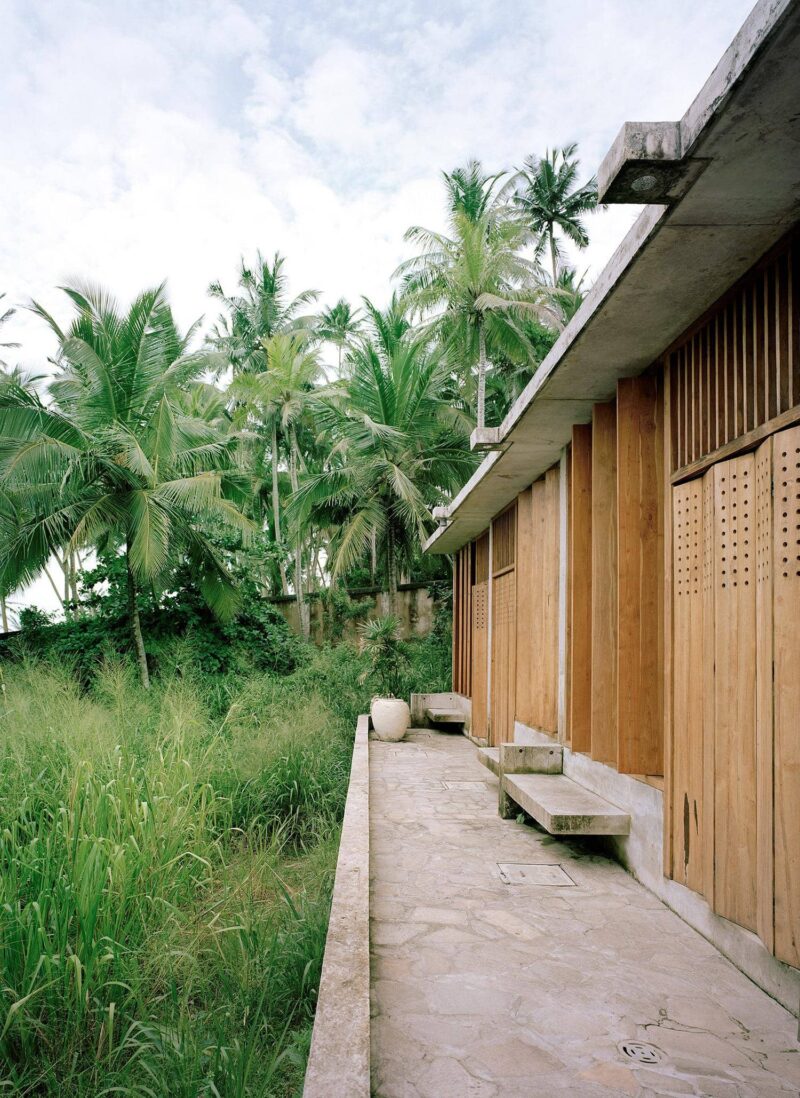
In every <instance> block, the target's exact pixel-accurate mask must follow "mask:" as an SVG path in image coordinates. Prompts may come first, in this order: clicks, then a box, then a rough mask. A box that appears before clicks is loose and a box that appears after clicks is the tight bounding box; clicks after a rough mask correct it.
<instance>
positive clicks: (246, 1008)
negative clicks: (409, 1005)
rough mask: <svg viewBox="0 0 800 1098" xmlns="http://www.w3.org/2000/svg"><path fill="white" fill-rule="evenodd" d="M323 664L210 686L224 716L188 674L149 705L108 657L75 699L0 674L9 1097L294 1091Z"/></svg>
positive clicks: (336, 794) (316, 876)
mask: <svg viewBox="0 0 800 1098" xmlns="http://www.w3.org/2000/svg"><path fill="white" fill-rule="evenodd" d="M345 655H348V656H349V661H350V668H349V670H350V673H351V675H352V677H353V678H355V670H356V667H355V666H354V664H355V663H356V662H357V657H356V656H355V654H354V653H353V651H352V649H350V650H348V653H346V654H345ZM328 659H329V657H328V656H327V655H326V654H323V656H322V658H321V668H320V669H315V668H314V667H313V666H312V665H309V666H308V667H306V668H303V669H301V670H300V671H299V672H298V675H299V677H300V680H301V681H300V682H296V681H294V678H293V677H292V676H289V677H285V678H275V677H274V676H272V675H269V674H255V673H254V674H251V675H250V677H249V678H248V679H246V680H245V681H244V682H243V683H241V681H240V686H239V687H238V688H237V687H235V686H234V684H233V683H232V682H229V683H228V686H229V689H230V691H231V694H230V697H229V698H228V699H227V702H224V701H223V703H222V705H220V698H219V695H218V692H217V691H215V690H214V689H213V688H210V684H209V682H208V680H207V679H206V678H205V677H203V676H198V675H196V674H195V673H185V674H184V675H183V676H176V675H170V676H168V677H166V678H164V679H162V680H158V679H157V680H156V681H155V684H154V686H153V689H152V690H151V691H150V692H149V693H147V692H145V691H144V690H143V689H141V688H140V687H139V686H138V684H137V681H136V677H135V674H134V673H133V671H132V669H131V668H130V666H129V665H127V664H125V663H120V662H118V661H110V662H107V663H106V664H105V665H104V666H103V667H102V668H101V669H100V671H99V672H98V674H97V675H96V677H95V680H94V683H93V685H92V687H91V689H90V690H89V691H88V692H83V693H82V692H81V691H80V690H79V688H78V686H77V684H76V683H75V680H74V679H73V678H72V676H71V675H70V674H69V672H68V671H66V670H64V669H63V668H59V669H56V668H55V667H54V666H47V665H43V664H32V663H22V664H18V665H16V666H12V667H10V668H8V669H7V670H6V673H5V687H6V689H5V691H4V692H3V694H2V701H0V705H2V709H0V774H1V776H2V780H1V781H0V904H3V905H5V906H4V917H3V921H2V924H0V962H1V965H0V967H1V968H2V972H3V983H4V987H5V989H6V990H5V993H4V999H3V1003H2V1005H1V1006H0V1058H2V1061H3V1064H4V1080H5V1083H6V1086H7V1087H8V1086H10V1087H11V1088H12V1091H13V1093H15V1094H33V1093H36V1094H64V1093H68V1094H70V1095H76V1096H86V1098H89V1096H92V1098H94V1096H96V1095H100V1094H110V1093H117V1092H119V1091H115V1090H114V1088H121V1092H122V1093H127V1094H145V1093H147V1094H152V1095H157V1096H162V1095H163V1096H164V1098H167V1096H170V1098H172V1096H174V1095H176V1094H178V1095H184V1094H185V1095H187V1096H188V1095H191V1096H192V1098H196V1095H197V1094H199V1093H208V1094H213V1093H219V1094H221V1095H226V1096H227V1095H232V1096H239V1095H241V1096H244V1095H267V1094H278V1093H280V1094H285V1093H287V1090H286V1086H287V1085H288V1082H289V1081H290V1080H291V1079H292V1078H294V1079H295V1081H297V1079H298V1077H299V1073H300V1070H301V1066H302V1057H303V1051H304V1049H306V1048H307V1032H308V1028H309V1026H310V1024H311V1021H312V1018H313V1011H314V1004H315V996H316V987H317V985H318V981H319V974H320V968H321V960H322V951H323V947H324V940H325V933H326V924H327V909H328V903H329V896H330V888H331V881H332V873H333V869H334V865H335V857H336V834H337V829H338V823H339V821H340V819H341V815H342V811H343V806H344V798H345V793H346V788H347V778H348V766H349V757H350V751H351V745H352V730H353V727H354V724H353V723H352V721H351V719H350V717H351V711H350V709H349V707H348V706H347V705H345V706H344V707H343V709H342V711H337V710H335V709H331V708H330V707H329V701H330V699H333V698H335V691H334V690H332V689H331V683H330V676H331V670H330V668H329V667H327V666H326V662H327V660H328ZM338 669H339V670H344V667H343V666H342V665H341V663H340V666H339V668H338ZM317 683H318V684H319V686H320V689H315V685H316V684H317ZM298 699H301V700H300V701H298ZM148 1087H149V1088H151V1089H150V1090H147V1089H146V1088H148ZM214 1088H216V1090H215V1089H214Z"/></svg>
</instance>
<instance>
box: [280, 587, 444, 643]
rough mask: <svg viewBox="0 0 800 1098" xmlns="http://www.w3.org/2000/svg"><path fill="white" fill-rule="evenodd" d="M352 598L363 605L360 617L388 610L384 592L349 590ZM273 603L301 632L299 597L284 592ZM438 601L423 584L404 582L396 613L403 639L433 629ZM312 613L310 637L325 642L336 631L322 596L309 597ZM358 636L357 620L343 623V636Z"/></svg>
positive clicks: (379, 613)
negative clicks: (362, 612) (283, 594)
mask: <svg viewBox="0 0 800 1098" xmlns="http://www.w3.org/2000/svg"><path fill="white" fill-rule="evenodd" d="M350 598H351V599H352V600H353V602H355V603H359V604H361V605H363V607H364V615H363V618H361V619H360V620H362V621H366V620H367V619H369V618H379V617H383V616H384V615H386V614H388V613H389V604H388V596H387V595H385V594H383V593H382V592H381V591H378V590H372V591H358V592H350ZM272 603H273V605H274V606H275V608H276V609H277V610H279V611H280V613H281V614H282V615H283V617H284V618H285V619H286V621H287V622H288V624H289V628H290V629H291V630H292V632H293V633H297V634H298V635H299V634H300V632H301V629H300V614H299V611H298V608H297V600H296V599H295V597H294V595H285V596H281V597H280V598H276V599H273V600H272ZM437 606H438V603H437V602H436V600H435V599H434V598H433V596H432V595H431V593H430V591H429V589H428V588H427V587H426V586H425V585H424V584H411V583H409V584H403V585H402V586H401V587H400V589H399V590H398V592H397V616H398V618H399V619H400V629H401V633H402V636H403V639H404V640H411V639H414V638H420V637H427V635H428V634H429V633H430V631H431V629H432V628H433V620H434V615H435V612H436V609H437ZM309 608H310V614H311V639H312V640H313V641H314V643H315V644H322V643H324V642H325V641H327V640H331V639H333V637H334V634H335V628H334V626H335V623H334V621H333V620H332V614H333V611H329V610H328V609H327V608H326V605H325V602H324V600H323V599H322V598H321V597H319V596H311V597H310V598H309ZM357 635H358V622H355V621H348V622H346V623H345V625H344V629H343V632H342V636H343V637H344V638H345V639H347V640H354V639H355V638H356V637H357Z"/></svg>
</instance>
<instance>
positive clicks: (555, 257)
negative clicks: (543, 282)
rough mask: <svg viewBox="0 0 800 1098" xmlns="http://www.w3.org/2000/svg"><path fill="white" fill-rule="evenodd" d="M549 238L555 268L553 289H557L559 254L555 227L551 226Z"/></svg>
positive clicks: (551, 259) (551, 257)
mask: <svg viewBox="0 0 800 1098" xmlns="http://www.w3.org/2000/svg"><path fill="white" fill-rule="evenodd" d="M548 236H549V237H550V262H551V264H552V266H553V289H555V288H556V283H557V282H558V252H557V250H556V235H555V228H554V226H553V225H551V226H550V232H549V233H548Z"/></svg>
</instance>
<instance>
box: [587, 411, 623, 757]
mask: <svg viewBox="0 0 800 1098" xmlns="http://www.w3.org/2000/svg"><path fill="white" fill-rule="evenodd" d="M591 754H592V758H593V759H597V760H598V761H599V762H604V763H611V764H613V765H616V761H617V409H616V402H615V401H613V400H612V401H610V402H609V403H608V404H596V405H595V406H594V409H593V410H592V747H591Z"/></svg>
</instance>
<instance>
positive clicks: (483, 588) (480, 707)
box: [470, 579, 489, 739]
mask: <svg viewBox="0 0 800 1098" xmlns="http://www.w3.org/2000/svg"><path fill="white" fill-rule="evenodd" d="M471 601H472V720H471V725H470V731H471V732H472V735H473V736H475V737H477V738H479V739H486V738H487V736H488V675H487V672H488V659H489V581H488V579H487V580H484V581H483V582H482V583H476V584H474V585H473V588H472V600H471Z"/></svg>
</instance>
